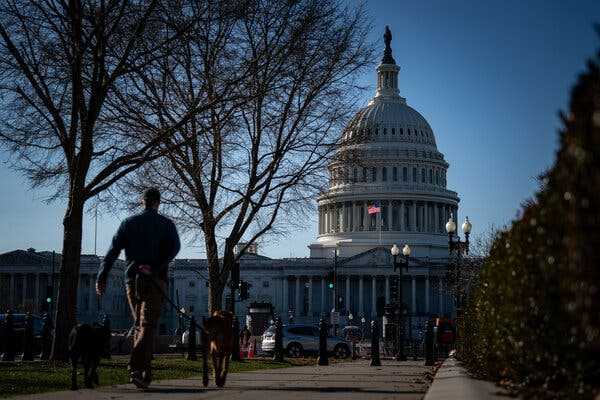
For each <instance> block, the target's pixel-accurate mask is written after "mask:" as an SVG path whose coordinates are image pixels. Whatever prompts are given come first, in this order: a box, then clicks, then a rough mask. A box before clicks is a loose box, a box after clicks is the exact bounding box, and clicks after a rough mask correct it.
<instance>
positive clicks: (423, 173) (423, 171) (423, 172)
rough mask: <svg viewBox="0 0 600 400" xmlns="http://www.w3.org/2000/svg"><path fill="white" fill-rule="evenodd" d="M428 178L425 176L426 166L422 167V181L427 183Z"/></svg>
mask: <svg viewBox="0 0 600 400" xmlns="http://www.w3.org/2000/svg"><path fill="white" fill-rule="evenodd" d="M426 179H427V178H426V177H425V168H421V183H425V180H426Z"/></svg>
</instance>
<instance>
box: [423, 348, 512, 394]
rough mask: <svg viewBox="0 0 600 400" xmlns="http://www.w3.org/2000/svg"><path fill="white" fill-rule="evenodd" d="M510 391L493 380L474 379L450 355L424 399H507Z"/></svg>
mask: <svg viewBox="0 0 600 400" xmlns="http://www.w3.org/2000/svg"><path fill="white" fill-rule="evenodd" d="M507 396H508V392H506V391H505V390H503V389H502V388H500V387H498V386H496V385H495V384H494V383H493V382H489V381H482V380H479V379H474V378H472V377H470V376H469V375H468V374H467V371H466V370H465V369H464V368H463V367H461V366H460V362H458V361H457V360H456V359H455V358H454V357H449V358H448V359H446V361H444V363H443V364H442V366H441V367H440V368H439V369H438V371H437V373H436V374H435V377H434V378H433V382H432V383H431V386H430V387H429V390H428V391H427V394H426V395H425V397H424V400H455V399H456V400H470V399H473V400H487V399H503V400H506V398H507Z"/></svg>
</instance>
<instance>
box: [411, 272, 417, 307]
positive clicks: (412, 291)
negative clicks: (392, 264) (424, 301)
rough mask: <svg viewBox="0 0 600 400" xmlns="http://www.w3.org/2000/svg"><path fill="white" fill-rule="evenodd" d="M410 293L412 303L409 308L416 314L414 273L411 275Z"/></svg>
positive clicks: (415, 280)
mask: <svg viewBox="0 0 600 400" xmlns="http://www.w3.org/2000/svg"><path fill="white" fill-rule="evenodd" d="M411 295H412V299H411V300H412V304H411V309H412V313H413V314H416V313H417V277H416V276H415V275H413V276H412V288H411Z"/></svg>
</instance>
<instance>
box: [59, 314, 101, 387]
mask: <svg viewBox="0 0 600 400" xmlns="http://www.w3.org/2000/svg"><path fill="white" fill-rule="evenodd" d="M110 336H111V335H110V330H109V329H107V328H106V327H104V326H102V325H99V324H93V325H89V324H79V325H77V326H76V327H74V328H73V330H71V334H70V335H69V357H70V358H71V363H72V368H73V369H72V371H71V390H77V389H78V387H77V363H78V362H79V359H81V361H83V368H84V379H85V387H87V388H91V387H93V383H95V384H96V385H99V384H100V383H99V382H98V373H97V372H96V369H97V368H98V364H100V358H101V357H106V356H107V354H106V353H107V351H106V349H107V348H109V345H110Z"/></svg>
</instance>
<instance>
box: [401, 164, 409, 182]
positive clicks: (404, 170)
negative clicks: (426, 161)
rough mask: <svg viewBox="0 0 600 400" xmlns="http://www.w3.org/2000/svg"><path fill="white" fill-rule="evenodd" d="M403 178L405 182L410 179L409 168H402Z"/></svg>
mask: <svg viewBox="0 0 600 400" xmlns="http://www.w3.org/2000/svg"><path fill="white" fill-rule="evenodd" d="M402 180H403V181H404V182H406V181H408V168H406V167H404V168H402Z"/></svg>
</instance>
